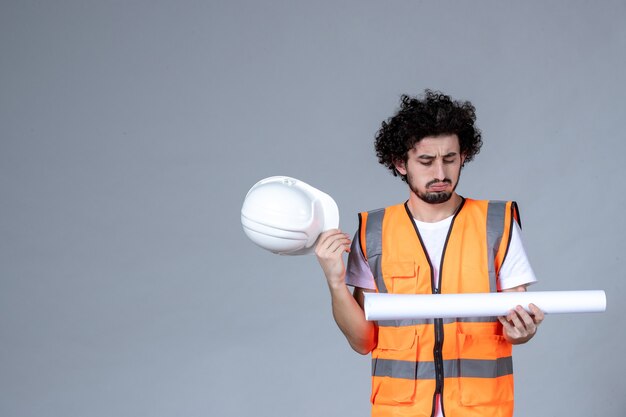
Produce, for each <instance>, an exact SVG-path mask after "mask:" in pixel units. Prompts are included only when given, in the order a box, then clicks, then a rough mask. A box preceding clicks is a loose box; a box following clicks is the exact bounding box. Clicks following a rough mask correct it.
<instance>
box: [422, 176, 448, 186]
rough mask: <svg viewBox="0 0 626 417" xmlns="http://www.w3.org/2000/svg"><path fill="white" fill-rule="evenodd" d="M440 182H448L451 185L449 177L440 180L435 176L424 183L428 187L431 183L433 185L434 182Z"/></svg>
mask: <svg viewBox="0 0 626 417" xmlns="http://www.w3.org/2000/svg"><path fill="white" fill-rule="evenodd" d="M440 182H445V183H448V184H450V185H452V180H450V179H449V178H444V179H442V180H439V179H436V178H435V179H434V180H432V181H428V183H426V187H427V188H428V187H430V186H431V185H434V184H437V183H440Z"/></svg>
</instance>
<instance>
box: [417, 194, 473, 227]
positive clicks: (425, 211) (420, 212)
mask: <svg viewBox="0 0 626 417" xmlns="http://www.w3.org/2000/svg"><path fill="white" fill-rule="evenodd" d="M461 201H463V199H462V198H461V196H460V195H458V194H457V193H452V196H451V197H450V199H449V200H448V201H446V202H445V203H441V204H430V203H427V202H425V201H424V200H422V199H421V198H419V197H418V196H417V195H416V194H415V193H413V192H411V195H410V197H409V203H408V205H409V210H411V214H412V215H413V217H414V218H416V219H417V220H419V221H421V222H426V223H434V222H438V221H440V220H443V219H446V218H448V217H450V216H452V215H453V214H454V213H455V212H456V210H457V208H458V207H459V205H460V204H461Z"/></svg>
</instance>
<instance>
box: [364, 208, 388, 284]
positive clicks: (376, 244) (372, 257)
mask: <svg viewBox="0 0 626 417" xmlns="http://www.w3.org/2000/svg"><path fill="white" fill-rule="evenodd" d="M383 217H385V209H379V210H374V211H370V212H369V213H368V214H367V224H366V226H365V244H366V250H367V263H368V264H369V267H370V270H371V271H372V275H374V279H375V280H376V286H377V288H378V292H382V293H386V292H387V286H386V285H385V281H384V280H383V275H382V271H381V265H380V263H381V255H382V253H383V247H382V246H383Z"/></svg>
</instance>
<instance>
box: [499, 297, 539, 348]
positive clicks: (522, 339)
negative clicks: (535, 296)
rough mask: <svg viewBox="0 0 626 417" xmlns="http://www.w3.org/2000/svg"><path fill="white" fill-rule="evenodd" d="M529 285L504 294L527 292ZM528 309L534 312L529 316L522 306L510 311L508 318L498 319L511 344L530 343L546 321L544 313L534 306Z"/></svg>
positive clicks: (531, 305)
mask: <svg viewBox="0 0 626 417" xmlns="http://www.w3.org/2000/svg"><path fill="white" fill-rule="evenodd" d="M526 287H527V285H519V286H517V287H513V288H508V289H505V290H502V291H503V292H512V291H522V292H525V291H526ZM528 308H529V309H530V310H531V311H532V314H529V313H528V312H527V311H526V310H524V308H522V306H516V307H515V309H514V310H511V311H509V314H507V316H506V317H504V316H501V317H498V320H499V321H500V323H502V328H503V330H504V337H505V339H506V340H508V341H509V342H510V343H511V344H514V345H520V344H522V343H526V342H528V341H529V340H530V339H532V338H533V336H535V334H536V333H537V328H538V327H539V324H541V322H542V321H543V319H544V314H543V311H541V310H540V309H539V307H537V306H536V305H534V304H529V306H528Z"/></svg>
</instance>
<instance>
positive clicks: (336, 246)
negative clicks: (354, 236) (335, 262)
mask: <svg viewBox="0 0 626 417" xmlns="http://www.w3.org/2000/svg"><path fill="white" fill-rule="evenodd" d="M346 249H347V250H349V249H350V239H349V238H346V237H343V238H337V239H335V240H333V241H331V242H330V245H329V246H328V247H327V248H326V252H327V253H330V254H334V253H337V252H343V251H345V250H346Z"/></svg>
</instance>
